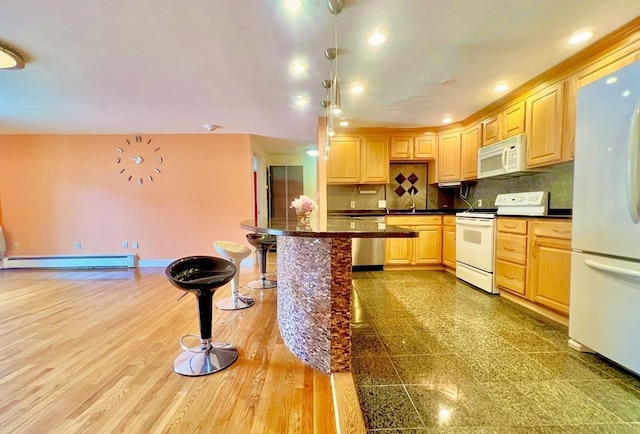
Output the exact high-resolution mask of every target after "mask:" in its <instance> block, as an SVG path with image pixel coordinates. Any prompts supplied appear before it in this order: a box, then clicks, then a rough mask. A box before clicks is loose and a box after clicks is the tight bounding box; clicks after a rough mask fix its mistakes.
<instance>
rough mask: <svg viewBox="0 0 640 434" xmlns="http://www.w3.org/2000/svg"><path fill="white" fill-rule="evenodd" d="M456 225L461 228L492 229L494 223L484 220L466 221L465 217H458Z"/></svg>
mask: <svg viewBox="0 0 640 434" xmlns="http://www.w3.org/2000/svg"><path fill="white" fill-rule="evenodd" d="M456 225H460V226H475V227H478V226H480V227H485V228H490V227H492V226H493V221H491V220H482V219H465V218H464V217H462V218H461V217H458V219H456Z"/></svg>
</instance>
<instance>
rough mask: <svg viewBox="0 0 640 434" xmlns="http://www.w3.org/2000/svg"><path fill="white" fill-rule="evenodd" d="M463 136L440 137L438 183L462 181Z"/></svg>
mask: <svg viewBox="0 0 640 434" xmlns="http://www.w3.org/2000/svg"><path fill="white" fill-rule="evenodd" d="M461 137H462V134H461V133H460V132H459V131H457V132H449V133H443V134H439V135H438V182H448V181H460V146H461Z"/></svg>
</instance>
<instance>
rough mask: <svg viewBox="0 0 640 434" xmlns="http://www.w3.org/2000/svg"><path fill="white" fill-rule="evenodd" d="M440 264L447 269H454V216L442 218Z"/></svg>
mask: <svg viewBox="0 0 640 434" xmlns="http://www.w3.org/2000/svg"><path fill="white" fill-rule="evenodd" d="M442 264H443V265H444V266H445V267H447V268H452V269H454V270H455V268H456V216H455V215H446V216H444V217H443V218H442Z"/></svg>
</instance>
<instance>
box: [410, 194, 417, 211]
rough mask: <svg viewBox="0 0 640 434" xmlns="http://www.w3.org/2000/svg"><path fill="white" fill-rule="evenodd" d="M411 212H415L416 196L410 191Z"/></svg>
mask: <svg viewBox="0 0 640 434" xmlns="http://www.w3.org/2000/svg"><path fill="white" fill-rule="evenodd" d="M411 212H416V196H415V192H414V191H411Z"/></svg>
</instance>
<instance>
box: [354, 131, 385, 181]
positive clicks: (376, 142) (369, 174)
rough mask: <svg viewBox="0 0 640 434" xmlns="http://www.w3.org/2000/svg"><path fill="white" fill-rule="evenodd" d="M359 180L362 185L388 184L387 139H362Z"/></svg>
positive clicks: (383, 137)
mask: <svg viewBox="0 0 640 434" xmlns="http://www.w3.org/2000/svg"><path fill="white" fill-rule="evenodd" d="M360 156H361V160H362V167H361V169H360V170H361V174H362V176H361V178H360V182H361V183H363V184H386V183H387V182H389V138H388V137H385V136H381V137H364V139H363V143H362V150H361V155H360Z"/></svg>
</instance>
